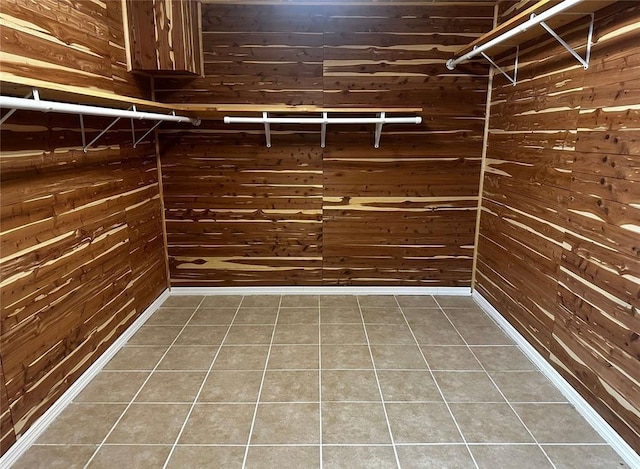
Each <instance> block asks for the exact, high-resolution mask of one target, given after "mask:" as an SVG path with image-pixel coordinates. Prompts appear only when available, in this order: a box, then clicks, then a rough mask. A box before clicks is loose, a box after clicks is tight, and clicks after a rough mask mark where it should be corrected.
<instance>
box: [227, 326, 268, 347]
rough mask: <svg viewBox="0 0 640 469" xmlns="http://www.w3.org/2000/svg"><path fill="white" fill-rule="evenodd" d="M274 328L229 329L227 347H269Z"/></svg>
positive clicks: (246, 327) (234, 327) (240, 327)
mask: <svg viewBox="0 0 640 469" xmlns="http://www.w3.org/2000/svg"><path fill="white" fill-rule="evenodd" d="M272 334H273V326H240V325H238V326H236V325H233V326H231V328H230V329H229V334H228V335H227V338H226V339H225V341H224V344H225V345H268V344H269V343H270V342H271V335H272Z"/></svg>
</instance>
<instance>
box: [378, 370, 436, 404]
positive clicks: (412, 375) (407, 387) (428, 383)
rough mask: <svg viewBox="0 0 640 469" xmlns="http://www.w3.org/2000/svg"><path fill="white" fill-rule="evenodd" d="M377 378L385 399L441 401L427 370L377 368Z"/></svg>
mask: <svg viewBox="0 0 640 469" xmlns="http://www.w3.org/2000/svg"><path fill="white" fill-rule="evenodd" d="M378 380H379V381H380V387H381V388H382V395H383V396H384V400H385V401H435V402H441V401H442V396H441V395H440V392H439V391H438V388H437V387H436V384H435V382H434V381H433V378H432V377H431V374H430V373H429V372H428V371H405V370H379V371H378Z"/></svg>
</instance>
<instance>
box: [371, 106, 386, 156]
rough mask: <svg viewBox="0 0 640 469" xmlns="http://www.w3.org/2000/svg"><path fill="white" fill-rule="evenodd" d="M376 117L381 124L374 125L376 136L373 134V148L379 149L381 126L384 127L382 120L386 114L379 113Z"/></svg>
mask: <svg viewBox="0 0 640 469" xmlns="http://www.w3.org/2000/svg"><path fill="white" fill-rule="evenodd" d="M378 117H379V118H380V119H382V121H381V122H378V123H377V124H376V134H375V141H374V142H373V147H374V148H380V137H381V136H382V126H383V125H384V119H385V117H386V113H385V112H381V113H380V114H379V115H378Z"/></svg>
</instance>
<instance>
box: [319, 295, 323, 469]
mask: <svg viewBox="0 0 640 469" xmlns="http://www.w3.org/2000/svg"><path fill="white" fill-rule="evenodd" d="M321 314H322V313H321V309H320V295H318V401H319V402H318V411H319V413H320V417H319V418H318V423H319V427H320V428H319V431H320V433H319V440H320V467H321V468H322V467H323V465H324V464H323V454H322V453H323V451H322V444H323V441H322V431H323V429H322V317H321Z"/></svg>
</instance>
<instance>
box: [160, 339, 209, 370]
mask: <svg viewBox="0 0 640 469" xmlns="http://www.w3.org/2000/svg"><path fill="white" fill-rule="evenodd" d="M217 351H218V346H217V345H174V346H173V347H171V348H170V349H169V351H168V352H167V354H166V355H165V357H164V358H163V359H162V361H161V362H160V364H159V365H158V370H184V371H187V370H190V371H196V370H201V371H207V370H208V369H209V366H211V362H212V361H213V357H215V355H216V352H217Z"/></svg>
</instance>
